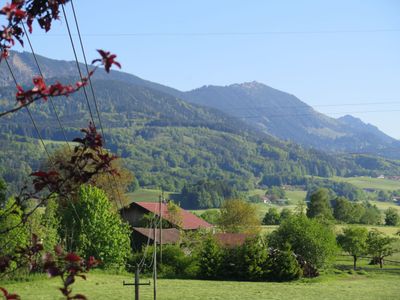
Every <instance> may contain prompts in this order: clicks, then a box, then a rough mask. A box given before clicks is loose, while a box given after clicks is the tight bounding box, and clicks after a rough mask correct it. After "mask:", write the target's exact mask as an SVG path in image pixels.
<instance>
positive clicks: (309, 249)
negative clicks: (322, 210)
mask: <svg viewBox="0 0 400 300" xmlns="http://www.w3.org/2000/svg"><path fill="white" fill-rule="evenodd" d="M286 243H289V245H290V246H291V249H292V250H293V252H294V253H296V254H299V255H301V256H302V257H303V258H304V259H305V260H306V261H309V262H310V263H311V264H313V265H314V266H316V267H318V268H320V267H323V266H326V265H329V264H330V263H331V262H332V261H333V259H334V257H335V254H336V252H337V245H336V238H335V234H334V232H333V228H332V227H331V226H329V225H326V224H322V223H321V222H320V221H319V220H318V219H308V218H307V217H306V216H304V215H299V216H293V217H292V218H289V219H287V220H285V221H284V222H282V223H281V225H280V226H279V228H278V229H277V230H275V231H274V232H272V233H271V234H270V236H269V245H270V246H271V247H274V248H277V249H280V250H285V249H287V245H286Z"/></svg>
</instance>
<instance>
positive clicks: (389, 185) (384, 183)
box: [332, 177, 400, 191]
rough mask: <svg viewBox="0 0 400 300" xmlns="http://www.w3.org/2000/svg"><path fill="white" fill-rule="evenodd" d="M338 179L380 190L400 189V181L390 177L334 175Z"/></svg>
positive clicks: (362, 187)
mask: <svg viewBox="0 0 400 300" xmlns="http://www.w3.org/2000/svg"><path fill="white" fill-rule="evenodd" d="M332 179H333V180H336V181H345V182H348V183H351V184H354V185H355V186H357V187H359V188H361V189H364V188H372V189H378V190H386V191H393V190H399V189H400V181H397V180H390V179H380V178H371V177H348V178H346V177H333V178H332Z"/></svg>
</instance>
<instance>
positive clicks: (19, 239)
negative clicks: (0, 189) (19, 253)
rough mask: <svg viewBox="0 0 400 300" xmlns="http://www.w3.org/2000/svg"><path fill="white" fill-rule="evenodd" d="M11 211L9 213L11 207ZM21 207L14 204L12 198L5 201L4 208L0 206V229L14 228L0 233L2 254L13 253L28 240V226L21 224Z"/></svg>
mask: <svg viewBox="0 0 400 300" xmlns="http://www.w3.org/2000/svg"><path fill="white" fill-rule="evenodd" d="M12 208H13V209H14V210H13V213H10V210H11V209H12ZM22 216H23V211H22V209H21V208H20V207H19V206H18V205H17V204H16V202H15V199H14V198H10V199H8V200H7V201H6V203H5V206H4V208H0V230H6V229H11V228H14V227H15V228H14V229H12V230H10V231H8V232H6V233H4V234H2V235H1V239H0V250H1V253H2V255H8V254H15V253H16V250H17V249H18V248H23V247H24V246H26V245H27V244H28V242H29V238H30V235H29V231H28V227H27V226H25V225H21V226H18V225H20V224H21V221H22Z"/></svg>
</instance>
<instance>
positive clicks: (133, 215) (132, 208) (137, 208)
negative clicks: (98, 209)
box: [121, 202, 212, 230]
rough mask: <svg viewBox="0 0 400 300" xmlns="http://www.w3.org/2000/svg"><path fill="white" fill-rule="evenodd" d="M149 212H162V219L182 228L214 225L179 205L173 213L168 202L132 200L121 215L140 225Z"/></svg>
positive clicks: (135, 224)
mask: <svg viewBox="0 0 400 300" xmlns="http://www.w3.org/2000/svg"><path fill="white" fill-rule="evenodd" d="M160 205H161V207H160ZM149 213H153V214H155V215H157V216H160V213H161V216H162V219H163V220H165V221H167V222H168V223H170V224H171V227H174V228H178V229H182V230H197V229H201V228H205V229H207V228H211V227H212V225H211V224H209V223H207V222H206V221H204V220H203V219H201V218H199V217H197V216H196V215H194V214H192V213H190V212H188V211H186V210H184V209H182V208H180V207H177V208H176V211H175V212H174V213H173V214H172V213H171V212H170V210H169V209H168V205H167V204H165V203H161V204H160V203H158V202H132V203H131V204H130V205H129V206H128V207H126V208H124V209H123V211H122V212H121V215H122V217H123V218H124V219H125V220H126V221H128V222H129V224H130V225H131V226H132V227H140V226H141V224H142V220H143V217H144V215H146V214H149Z"/></svg>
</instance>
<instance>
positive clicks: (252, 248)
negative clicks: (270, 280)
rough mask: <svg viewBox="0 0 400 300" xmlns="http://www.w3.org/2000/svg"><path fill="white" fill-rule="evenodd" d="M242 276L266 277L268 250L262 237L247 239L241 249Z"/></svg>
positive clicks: (252, 277)
mask: <svg viewBox="0 0 400 300" xmlns="http://www.w3.org/2000/svg"><path fill="white" fill-rule="evenodd" d="M240 253H241V255H240V261H239V262H237V264H240V265H241V268H240V269H241V270H240V271H241V276H240V277H242V278H245V279H247V280H262V279H264V278H265V277H266V272H267V258H268V252H267V247H266V246H265V243H264V242H263V241H262V240H261V238H260V237H254V238H250V239H248V240H246V242H245V243H244V244H243V246H242V247H241V249H240Z"/></svg>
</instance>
